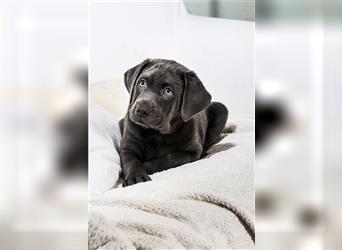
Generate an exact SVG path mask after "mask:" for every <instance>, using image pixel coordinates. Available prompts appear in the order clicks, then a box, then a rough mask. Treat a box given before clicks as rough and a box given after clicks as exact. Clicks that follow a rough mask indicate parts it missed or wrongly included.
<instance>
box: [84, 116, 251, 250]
mask: <svg viewBox="0 0 342 250" xmlns="http://www.w3.org/2000/svg"><path fill="white" fill-rule="evenodd" d="M235 124H237V125H238V129H237V132H236V133H234V134H229V135H228V136H227V137H226V138H224V139H223V140H222V141H221V142H220V143H219V144H217V145H215V146H213V147H212V148H211V149H210V150H209V152H210V155H209V157H208V158H205V159H202V160H200V161H197V162H193V163H190V164H186V165H183V166H180V167H178V168H175V169H170V170H168V171H164V172H161V173H156V174H154V175H152V176H151V178H152V181H150V182H146V183H142V184H137V185H134V186H130V187H126V188H116V189H112V190H110V191H107V192H105V193H104V194H103V195H101V196H98V197H96V198H94V199H92V200H91V202H90V217H89V249H91V250H92V249H167V248H168V249H254V181H253V180H254V176H253V166H254V132H253V131H254V122H253V119H242V120H241V119H240V120H238V121H235Z"/></svg>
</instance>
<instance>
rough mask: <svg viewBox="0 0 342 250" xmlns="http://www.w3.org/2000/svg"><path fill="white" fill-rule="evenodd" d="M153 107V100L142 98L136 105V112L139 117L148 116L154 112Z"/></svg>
mask: <svg viewBox="0 0 342 250" xmlns="http://www.w3.org/2000/svg"><path fill="white" fill-rule="evenodd" d="M153 108H154V107H153V103H152V102H151V101H147V100H142V101H139V102H137V104H136V105H135V110H134V114H135V115H136V116H137V117H139V118H146V117H148V116H149V115H150V114H151V113H152V111H153Z"/></svg>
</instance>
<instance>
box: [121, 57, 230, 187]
mask: <svg viewBox="0 0 342 250" xmlns="http://www.w3.org/2000/svg"><path fill="white" fill-rule="evenodd" d="M124 81H125V85H126V88H127V90H128V92H129V93H130V101H129V106H128V111H127V114H126V116H125V117H124V118H123V119H122V120H121V121H120V129H121V133H122V140H121V146H120V158H121V166H122V174H123V178H124V181H123V186H129V185H133V184H136V183H139V182H145V181H149V180H151V178H150V177H149V176H148V175H150V174H153V173H155V172H159V171H163V170H166V169H169V168H174V167H177V166H180V165H182V164H185V163H189V162H193V161H196V160H198V159H200V158H201V157H202V156H204V155H205V153H206V151H207V149H208V148H209V147H210V146H212V145H213V144H215V143H216V142H217V140H218V138H219V136H220V134H221V131H222V130H223V128H224V126H225V124H226V121H227V117H228V110H227V108H226V107H225V106H224V105H223V104H221V103H218V102H211V96H210V94H209V93H208V91H207V90H206V89H205V87H204V86H203V84H202V82H201V81H200V79H199V78H198V77H197V76H196V74H195V73H194V72H193V71H191V70H189V69H187V68H186V67H184V66H183V65H181V64H179V63H177V62H175V61H171V60H164V59H146V60H145V61H143V62H142V63H140V64H139V65H137V66H135V67H133V68H131V69H129V70H128V71H127V72H126V73H125V76H124Z"/></svg>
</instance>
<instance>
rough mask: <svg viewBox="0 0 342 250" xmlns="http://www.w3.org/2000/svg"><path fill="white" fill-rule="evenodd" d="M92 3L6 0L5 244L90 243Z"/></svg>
mask: <svg viewBox="0 0 342 250" xmlns="http://www.w3.org/2000/svg"><path fill="white" fill-rule="evenodd" d="M87 7H88V3H87V1H83V0H71V1H66V0H58V1H57V0H49V1H41V0H30V1H24V0H13V1H1V2H0V138H1V143H0V152H1V153H0V155H1V157H0V167H1V175H0V249H44V250H45V249H86V248H87V214H88V205H87V201H88V189H87V179H86V174H87V147H88V146H87V140H88V138H87V99H88V95H87V66H88V65H87V58H88V55H87V54H88V53H87V46H88V45H87V41H88V19H87V18H88V16H87V15H88V9H87Z"/></svg>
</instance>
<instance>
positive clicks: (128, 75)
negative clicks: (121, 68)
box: [124, 59, 150, 103]
mask: <svg viewBox="0 0 342 250" xmlns="http://www.w3.org/2000/svg"><path fill="white" fill-rule="evenodd" d="M149 63H150V59H146V60H144V61H143V62H142V63H140V64H138V65H136V66H134V67H133V68H131V69H129V70H127V71H126V72H125V75H124V81H125V85H126V88H127V91H128V93H130V101H129V103H131V102H132V97H133V90H134V83H135V82H136V80H137V78H138V76H139V75H140V73H141V72H142V71H143V69H144V68H145V67H146V66H147V64H149Z"/></svg>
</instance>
